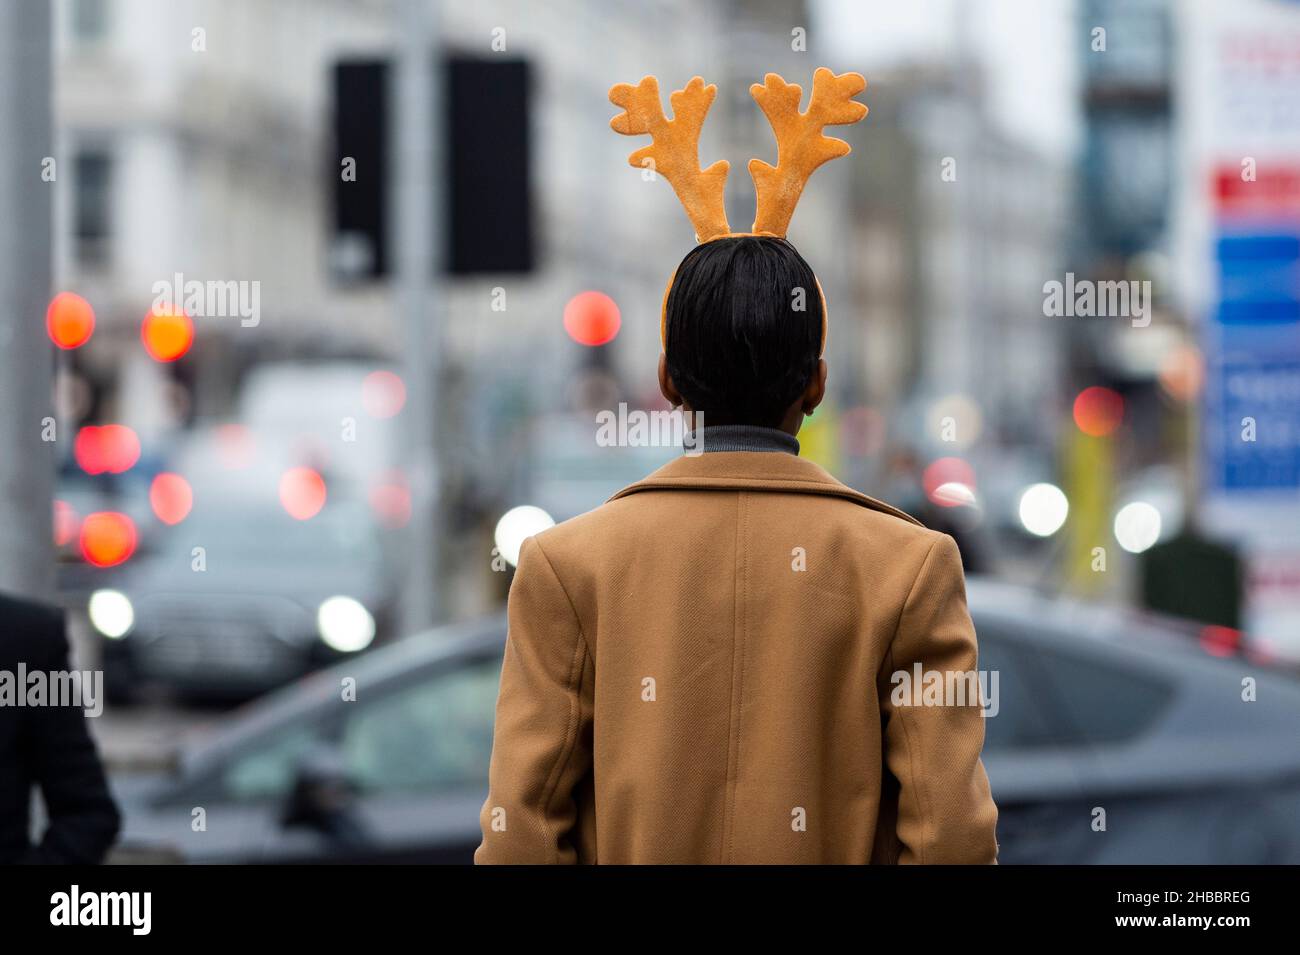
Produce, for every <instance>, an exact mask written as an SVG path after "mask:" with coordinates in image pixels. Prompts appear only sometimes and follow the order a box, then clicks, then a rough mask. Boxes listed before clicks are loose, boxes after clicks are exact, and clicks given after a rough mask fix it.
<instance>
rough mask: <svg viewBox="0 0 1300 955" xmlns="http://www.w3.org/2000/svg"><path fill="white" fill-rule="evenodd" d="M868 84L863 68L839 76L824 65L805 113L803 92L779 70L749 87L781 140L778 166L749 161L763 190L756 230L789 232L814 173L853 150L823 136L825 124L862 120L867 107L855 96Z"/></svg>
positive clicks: (756, 183)
mask: <svg viewBox="0 0 1300 955" xmlns="http://www.w3.org/2000/svg"><path fill="white" fill-rule="evenodd" d="M866 86H867V81H866V80H865V79H863V77H862V74H861V73H841V74H840V75H839V76H836V75H835V74H834V73H832V72H831V71H830V70H828V69H826V67H824V66H823V67H820V68H818V70H817V72H816V73H814V74H813V91H812V98H811V100H810V101H809V103H808V112H806V113H801V112H799V97H800V96H801V95H802V94H803V91H802V90H801V89H800V88H799V87H798V86H795V85H794V84H792V83H787V82H786V81H785V80H783V79H782V78H781V77H779V76H777V75H776V74H775V73H768V74H767V76H766V77H765V78H764V82H763V84H761V85H760V84H758V83H755V84H754V85H753V86H751V87H750V88H749V92H750V94H751V95H753V97H754V99H755V100H756V101H757V103H758V105H759V108H760V109H762V110H763V112H764V113H765V114H766V115H767V121H768V122H769V123H771V124H772V132H773V133H775V134H776V145H777V153H776V166H775V167H773V166H769V165H768V164H767V163H765V162H763V161H762V160H761V159H751V160H750V161H749V174H750V175H751V176H753V177H754V192H755V193H756V194H757V195H758V209H757V212H756V213H755V215H754V227H753V231H754V232H759V233H770V234H772V235H780V236H783V235H785V232H786V229H787V228H789V226H790V217H791V216H792V215H794V207H795V205H796V203H798V202H799V196H800V194H801V193H802V192H803V187H804V183H806V182H807V181H808V177H809V176H811V175H812V174H813V171H814V170H816V169H817V167H818V166H820V165H821V164H822V163H824V162H828V161H829V160H831V159H835V158H836V157H838V156H847V155H848V154H849V153H850V152H851V151H852V150H851V148H850V146H849V144H848V143H846V142H844V140H842V139H833V138H831V137H830V136H825V135H823V134H822V129H823V128H824V127H826V126H843V125H847V124H849V123H856V122H858V120H860V119H862V117H864V116H866V115H867V107H866V106H864V105H863V104H862V103H856V102H854V101H853V97H854V96H856V95H857V94H858V93H861V92H862V91H863V90H864V89H866Z"/></svg>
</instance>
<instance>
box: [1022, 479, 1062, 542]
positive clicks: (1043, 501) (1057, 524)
mask: <svg viewBox="0 0 1300 955" xmlns="http://www.w3.org/2000/svg"><path fill="white" fill-rule="evenodd" d="M1069 516H1070V501H1069V499H1068V498H1067V497H1066V496H1065V492H1064V491H1062V490H1061V489H1060V488H1059V487H1057V486H1056V485H1055V484H1033V485H1030V486H1029V487H1027V488H1025V493H1024V494H1021V495H1020V523H1021V524H1023V525H1024V527H1025V530H1027V531H1029V533H1031V534H1033V535H1034V536H1035V537H1051V536H1052V535H1053V534H1055V533H1056V532H1057V531H1059V530H1060V529H1061V528H1062V527H1063V526H1064V525H1065V519H1066V518H1067V517H1069Z"/></svg>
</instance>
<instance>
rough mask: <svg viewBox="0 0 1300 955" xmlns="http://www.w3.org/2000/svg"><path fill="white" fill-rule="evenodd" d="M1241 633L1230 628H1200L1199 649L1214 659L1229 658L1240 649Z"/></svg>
mask: <svg viewBox="0 0 1300 955" xmlns="http://www.w3.org/2000/svg"><path fill="white" fill-rule="evenodd" d="M1241 642H1242V633H1241V631H1240V630H1234V629H1233V628H1232V627H1222V626H1218V625H1215V624H1208V625H1206V626H1205V627H1203V628H1201V647H1202V648H1203V649H1204V650H1205V652H1206V653H1208V654H1210V655H1211V656H1215V657H1230V656H1233V655H1234V654H1235V653H1236V652H1237V651H1238V650H1240V649H1241Z"/></svg>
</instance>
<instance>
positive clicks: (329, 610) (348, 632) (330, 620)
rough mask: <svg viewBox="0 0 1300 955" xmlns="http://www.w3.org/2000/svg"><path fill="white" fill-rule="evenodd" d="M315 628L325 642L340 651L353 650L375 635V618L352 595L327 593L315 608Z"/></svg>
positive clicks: (353, 651) (366, 644) (372, 638)
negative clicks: (327, 596)
mask: <svg viewBox="0 0 1300 955" xmlns="http://www.w3.org/2000/svg"><path fill="white" fill-rule="evenodd" d="M316 628H317V629H318V630H319V631H320V638H321V639H322V640H324V641H325V643H326V645H328V646H329V647H332V648H333V649H335V650H338V651H339V652H341V653H355V652H356V651H357V650H364V649H365V648H366V647H368V646H370V642H371V641H372V640H374V639H375V618H374V617H372V616H371V615H370V611H369V610H367V609H366V608H365V607H363V606H362V605H361V602H360V601H358V600H353V599H352V598H351V597H330V598H329V599H327V600H324V601H322V602H321V605H320V607H319V608H318V609H317V610H316Z"/></svg>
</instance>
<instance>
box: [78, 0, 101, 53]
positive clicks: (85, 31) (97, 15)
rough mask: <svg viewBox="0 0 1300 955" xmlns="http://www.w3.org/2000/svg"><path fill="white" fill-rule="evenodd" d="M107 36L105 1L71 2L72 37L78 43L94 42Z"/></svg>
mask: <svg viewBox="0 0 1300 955" xmlns="http://www.w3.org/2000/svg"><path fill="white" fill-rule="evenodd" d="M107 34H108V2H107V0H72V35H73V37H74V38H75V39H76V40H77V41H78V42H80V43H88V42H95V41H98V40H102V39H103V38H104V37H105V36H106V35H107Z"/></svg>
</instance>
